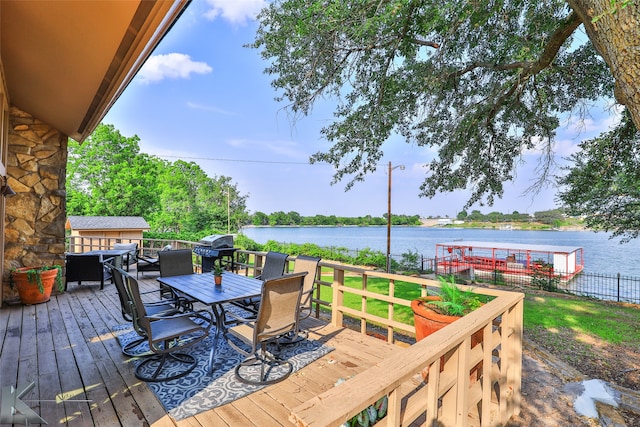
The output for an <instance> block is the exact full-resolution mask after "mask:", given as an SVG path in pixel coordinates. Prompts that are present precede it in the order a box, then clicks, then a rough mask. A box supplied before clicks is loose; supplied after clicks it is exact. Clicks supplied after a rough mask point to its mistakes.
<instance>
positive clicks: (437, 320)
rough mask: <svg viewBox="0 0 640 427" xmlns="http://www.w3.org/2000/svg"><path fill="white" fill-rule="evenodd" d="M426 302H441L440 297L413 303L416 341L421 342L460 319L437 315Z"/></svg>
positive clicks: (431, 297)
mask: <svg viewBox="0 0 640 427" xmlns="http://www.w3.org/2000/svg"><path fill="white" fill-rule="evenodd" d="M425 300H426V301H438V300H440V297H437V296H429V297H424V298H422V299H416V300H413V301H411V310H412V311H413V321H414V325H415V328H416V341H420V340H421V339H423V338H424V337H428V336H429V335H431V334H432V333H434V332H436V331H438V330H440V329H442V328H444V327H445V326H447V325H449V324H451V323H453V322H455V321H456V320H458V319H459V318H460V317H458V316H445V315H443V314H439V313H436V312H435V311H433V310H432V309H431V308H429V304H428V303H427V302H426V301H425Z"/></svg>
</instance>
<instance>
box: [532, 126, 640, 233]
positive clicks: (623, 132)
mask: <svg viewBox="0 0 640 427" xmlns="http://www.w3.org/2000/svg"><path fill="white" fill-rule="evenodd" d="M580 148H581V150H580V151H579V152H578V153H575V154H573V155H572V156H571V160H572V161H573V167H572V168H571V170H570V171H569V173H568V174H567V175H566V176H565V177H564V178H563V179H562V180H561V182H560V183H561V184H562V185H563V186H564V187H563V190H561V192H560V194H559V198H560V200H561V201H562V202H563V203H564V204H565V205H566V206H567V213H568V214H569V215H573V216H585V217H586V218H585V225H586V226H587V227H589V228H592V229H594V230H602V231H612V232H613V236H614V237H618V236H620V237H622V241H628V240H630V239H635V238H636V237H638V233H640V135H639V133H638V130H637V129H636V127H635V126H634V125H633V123H632V122H631V119H630V117H629V115H625V116H624V118H623V120H622V122H621V123H620V125H619V126H618V127H617V128H616V129H614V130H612V131H611V132H609V133H607V134H605V135H602V136H600V137H598V138H595V139H591V140H589V141H584V142H582V143H581V144H580ZM536 216H537V214H536Z"/></svg>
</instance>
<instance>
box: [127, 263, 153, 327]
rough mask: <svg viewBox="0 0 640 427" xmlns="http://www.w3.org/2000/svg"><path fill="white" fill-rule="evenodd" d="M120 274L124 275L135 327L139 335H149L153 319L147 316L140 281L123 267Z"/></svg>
mask: <svg viewBox="0 0 640 427" xmlns="http://www.w3.org/2000/svg"><path fill="white" fill-rule="evenodd" d="M120 274H121V275H122V278H123V281H124V285H125V288H126V291H127V294H128V296H129V299H130V306H131V316H132V317H133V319H132V320H131V322H132V323H133V329H134V330H135V331H136V332H137V333H138V334H139V335H141V336H143V337H148V336H149V335H150V334H151V321H150V320H149V318H148V317H147V310H146V308H145V306H144V303H143V302H142V297H141V296H140V286H139V285H138V281H137V280H136V279H135V278H134V277H133V276H131V275H130V274H128V273H127V272H126V271H124V270H122V269H120Z"/></svg>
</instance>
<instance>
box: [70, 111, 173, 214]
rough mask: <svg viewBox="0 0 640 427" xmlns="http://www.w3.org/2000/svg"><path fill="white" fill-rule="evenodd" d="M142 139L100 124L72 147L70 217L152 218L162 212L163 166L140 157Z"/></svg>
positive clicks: (154, 160)
mask: <svg viewBox="0 0 640 427" xmlns="http://www.w3.org/2000/svg"><path fill="white" fill-rule="evenodd" d="M138 143H139V138H138V137H137V136H133V137H130V138H127V137H124V136H123V135H122V134H120V131H118V130H116V129H115V128H114V126H113V125H105V124H100V125H98V127H97V128H96V130H95V131H94V132H93V133H92V134H91V136H89V138H87V139H86V141H85V142H84V143H83V144H82V145H80V144H78V143H77V142H75V141H73V140H69V144H68V150H69V155H68V161H67V182H66V186H67V212H68V214H70V215H122V216H127V215H133V216H143V217H147V218H148V217H149V216H151V215H153V213H154V212H156V211H157V210H158V209H159V206H158V196H157V194H158V186H157V175H158V173H159V170H160V167H161V162H160V161H159V160H158V159H157V158H155V157H152V156H148V155H146V154H141V153H140V148H139V145H138Z"/></svg>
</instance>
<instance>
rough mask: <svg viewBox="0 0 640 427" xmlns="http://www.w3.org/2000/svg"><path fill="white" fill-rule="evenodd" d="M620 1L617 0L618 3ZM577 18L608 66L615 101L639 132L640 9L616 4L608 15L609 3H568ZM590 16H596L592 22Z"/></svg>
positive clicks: (596, 0) (600, 0) (598, 0)
mask: <svg viewBox="0 0 640 427" xmlns="http://www.w3.org/2000/svg"><path fill="white" fill-rule="evenodd" d="M621 2H622V1H621V0H619V1H618V3H621ZM568 3H569V5H570V6H571V8H572V9H573V10H574V11H575V12H576V13H577V14H578V15H579V16H580V18H581V19H582V22H583V24H584V26H585V29H586V31H587V35H588V36H589V39H590V40H591V42H592V43H593V45H594V46H595V48H596V50H597V51H598V52H599V53H600V55H602V57H603V58H604V60H605V61H606V63H607V64H608V65H609V68H610V70H611V74H612V75H613V77H614V79H615V93H614V95H615V98H616V101H618V102H619V103H620V104H623V105H626V106H627V108H628V109H629V112H630V113H631V117H632V119H633V122H634V123H635V125H636V127H637V128H638V129H640V89H639V88H640V84H639V83H640V8H639V6H638V5H636V4H634V3H629V4H628V6H627V7H626V8H624V9H622V8H620V5H619V4H618V6H617V10H616V12H615V13H611V12H610V11H609V9H610V0H568ZM593 17H598V19H597V21H596V22H592V19H593Z"/></svg>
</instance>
